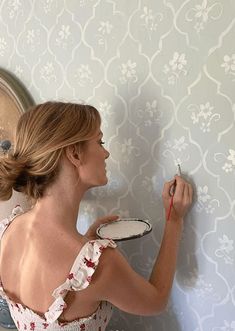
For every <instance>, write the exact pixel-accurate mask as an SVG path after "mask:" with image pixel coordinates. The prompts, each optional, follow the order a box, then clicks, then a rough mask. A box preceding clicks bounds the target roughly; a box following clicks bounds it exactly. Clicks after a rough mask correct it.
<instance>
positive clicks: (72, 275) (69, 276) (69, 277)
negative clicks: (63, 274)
mask: <svg viewBox="0 0 235 331" xmlns="http://www.w3.org/2000/svg"><path fill="white" fill-rule="evenodd" d="M73 278H74V274H73V273H72V272H71V273H70V274H69V275H68V279H69V280H71V279H73Z"/></svg>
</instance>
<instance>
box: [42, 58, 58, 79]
mask: <svg viewBox="0 0 235 331" xmlns="http://www.w3.org/2000/svg"><path fill="white" fill-rule="evenodd" d="M40 77H41V78H42V79H44V81H45V82H46V83H51V82H56V73H55V68H54V65H53V63H52V62H47V63H46V64H45V65H44V66H43V68H42V69H41V70H40Z"/></svg>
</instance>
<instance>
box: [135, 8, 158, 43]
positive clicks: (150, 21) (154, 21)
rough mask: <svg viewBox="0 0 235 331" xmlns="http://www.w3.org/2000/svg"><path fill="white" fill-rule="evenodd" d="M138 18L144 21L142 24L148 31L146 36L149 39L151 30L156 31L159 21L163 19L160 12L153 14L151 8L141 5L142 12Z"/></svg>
mask: <svg viewBox="0 0 235 331" xmlns="http://www.w3.org/2000/svg"><path fill="white" fill-rule="evenodd" d="M140 18H141V20H142V21H144V23H143V24H142V25H143V26H144V27H145V28H146V30H147V33H148V37H149V39H150V40H151V34H152V32H153V31H156V30H157V28H158V25H159V23H160V22H161V21H162V20H163V14H162V13H156V14H153V10H152V9H149V8H148V7H146V6H144V7H143V13H142V14H141V15H140Z"/></svg>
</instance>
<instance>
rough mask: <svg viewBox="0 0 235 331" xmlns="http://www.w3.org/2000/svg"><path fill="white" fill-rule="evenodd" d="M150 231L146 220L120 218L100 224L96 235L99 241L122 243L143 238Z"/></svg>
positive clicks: (150, 228)
mask: <svg viewBox="0 0 235 331" xmlns="http://www.w3.org/2000/svg"><path fill="white" fill-rule="evenodd" d="M151 230H152V225H151V224H150V222H149V221H148V220H141V219H138V218H122V219H120V220H117V221H113V222H109V223H104V224H101V225H100V226H99V227H98V228H97V230H96V234H97V236H98V237H99V238H101V239H112V240H114V241H123V240H129V239H135V238H140V237H143V236H144V235H146V234H148V233H149V232H151Z"/></svg>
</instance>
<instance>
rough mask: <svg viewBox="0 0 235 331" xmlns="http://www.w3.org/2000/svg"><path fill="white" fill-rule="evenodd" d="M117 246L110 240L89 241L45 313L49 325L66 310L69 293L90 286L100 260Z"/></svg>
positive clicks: (56, 291)
mask: <svg viewBox="0 0 235 331" xmlns="http://www.w3.org/2000/svg"><path fill="white" fill-rule="evenodd" d="M116 246H117V245H116V244H115V242H114V241H112V240H109V239H98V240H92V241H88V242H87V243H86V244H85V245H84V246H83V247H82V249H81V251H80V252H79V254H78V256H77V258H76V259H75V261H74V264H73V266H72V268H71V270H70V272H69V274H68V276H67V279H66V281H65V282H64V283H63V284H62V285H60V286H59V287H57V288H56V289H55V290H54V292H53V294H52V295H53V296H54V298H55V301H54V302H53V304H52V305H51V306H50V308H49V310H48V311H47V312H46V313H45V317H46V320H47V322H48V323H53V322H54V321H55V320H57V319H58V317H59V316H60V315H61V314H62V312H63V310H64V309H65V308H66V303H65V301H64V297H65V296H66V294H67V292H68V291H80V290H83V289H85V288H86V287H87V286H89V284H90V282H91V279H92V275H93V273H94V272H95V270H96V268H97V266H98V264H99V258H100V256H101V254H102V252H103V250H104V249H105V248H107V247H112V248H115V247H116Z"/></svg>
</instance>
